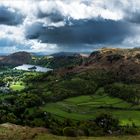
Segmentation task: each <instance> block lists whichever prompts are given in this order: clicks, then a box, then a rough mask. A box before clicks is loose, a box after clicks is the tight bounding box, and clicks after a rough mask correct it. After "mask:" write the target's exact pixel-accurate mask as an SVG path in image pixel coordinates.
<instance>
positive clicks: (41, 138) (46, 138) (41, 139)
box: [35, 134, 140, 140]
mask: <svg viewBox="0 0 140 140" xmlns="http://www.w3.org/2000/svg"><path fill="white" fill-rule="evenodd" d="M139 139H140V136H120V137H119V136H116V137H115V136H110V137H109V136H108V137H107V136H106V137H77V138H70V137H62V136H54V135H51V134H44V135H38V136H37V137H36V138H35V140H139Z"/></svg>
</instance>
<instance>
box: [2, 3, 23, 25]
mask: <svg viewBox="0 0 140 140" xmlns="http://www.w3.org/2000/svg"><path fill="white" fill-rule="evenodd" d="M14 10H15V11H14ZM22 21H23V15H22V14H21V13H20V12H19V11H18V10H16V9H10V8H9V7H6V6H2V5H1V6H0V24H5V25H17V24H20V23H22Z"/></svg>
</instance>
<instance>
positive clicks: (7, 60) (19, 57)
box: [0, 52, 32, 65]
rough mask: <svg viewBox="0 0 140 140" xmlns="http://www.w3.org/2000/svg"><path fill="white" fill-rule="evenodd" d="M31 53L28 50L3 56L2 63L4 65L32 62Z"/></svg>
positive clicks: (0, 61) (0, 60)
mask: <svg viewBox="0 0 140 140" xmlns="http://www.w3.org/2000/svg"><path fill="white" fill-rule="evenodd" d="M31 58H32V57H31V54H30V53H27V52H16V53H13V54H10V55H8V56H3V57H1V59H0V63H1V64H4V65H21V64H27V63H29V62H31Z"/></svg>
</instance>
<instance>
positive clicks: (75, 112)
mask: <svg viewBox="0 0 140 140" xmlns="http://www.w3.org/2000/svg"><path fill="white" fill-rule="evenodd" d="M137 108H138V106H133V107H132V104H131V103H127V102H125V101H123V100H121V99H119V98H112V97H109V96H107V95H94V96H79V97H73V98H68V99H65V100H63V101H61V102H56V103H48V104H46V105H45V106H43V107H42V109H43V110H44V111H47V112H50V113H52V114H53V115H54V117H57V118H59V119H60V120H61V119H64V118H69V119H73V120H87V119H94V118H96V117H97V116H98V115H99V114H101V113H111V114H112V115H114V116H115V117H117V118H119V119H120V124H121V125H126V124H129V125H131V124H132V123H135V124H136V125H138V126H140V119H139V118H140V111H138V110H136V109H137Z"/></svg>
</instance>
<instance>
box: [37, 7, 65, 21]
mask: <svg viewBox="0 0 140 140" xmlns="http://www.w3.org/2000/svg"><path fill="white" fill-rule="evenodd" d="M37 16H38V18H48V19H50V20H51V21H52V22H59V21H63V20H64V16H63V15H62V14H61V12H60V11H59V10H57V9H53V10H52V11H51V12H48V13H44V12H42V11H41V10H39V11H38V14H37Z"/></svg>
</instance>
